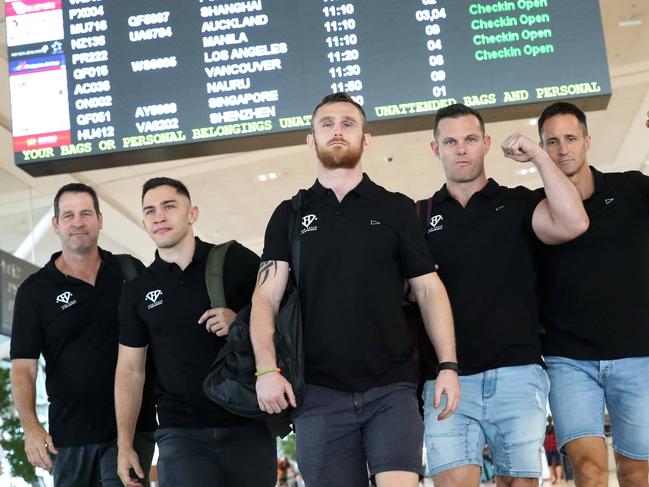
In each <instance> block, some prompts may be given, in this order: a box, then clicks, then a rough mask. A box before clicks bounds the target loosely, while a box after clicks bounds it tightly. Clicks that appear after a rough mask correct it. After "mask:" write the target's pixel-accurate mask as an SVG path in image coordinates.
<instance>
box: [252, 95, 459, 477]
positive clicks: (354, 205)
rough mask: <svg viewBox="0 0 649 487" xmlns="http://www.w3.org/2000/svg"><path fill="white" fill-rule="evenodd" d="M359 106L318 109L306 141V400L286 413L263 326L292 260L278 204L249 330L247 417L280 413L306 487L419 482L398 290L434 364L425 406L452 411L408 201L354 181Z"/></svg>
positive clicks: (408, 352) (445, 317)
mask: <svg viewBox="0 0 649 487" xmlns="http://www.w3.org/2000/svg"><path fill="white" fill-rule="evenodd" d="M364 127H365V114H364V112H363V109H362V107H361V106H360V105H359V104H358V103H356V102H355V101H354V100H353V99H352V98H350V97H349V96H347V95H346V94H344V93H338V94H334V95H330V96H327V97H325V98H324V100H323V101H322V103H320V104H319V105H318V106H317V107H316V109H315V111H314V113H313V118H312V133H311V134H309V135H308V136H307V143H308V145H309V147H310V148H312V149H313V150H314V152H315V155H316V158H317V160H318V165H317V172H318V179H317V181H316V182H315V184H314V185H313V186H312V187H311V188H310V189H309V190H307V191H306V192H305V193H303V195H304V198H303V204H302V207H301V210H300V212H301V215H302V217H301V220H300V223H299V224H298V229H297V230H296V231H297V232H299V239H300V243H299V245H300V256H301V258H300V277H299V288H300V289H299V292H300V300H301V306H302V314H303V316H304V350H305V360H306V371H305V373H306V383H307V385H306V392H305V395H304V398H303V400H302V402H301V403H300V404H297V403H296V400H295V396H294V394H293V390H292V387H291V385H290V383H289V382H288V381H287V380H286V379H285V378H284V377H283V376H282V375H281V373H280V370H279V369H278V368H277V361H276V355H275V347H274V343H273V334H274V331H275V321H274V320H275V316H276V315H277V312H278V310H279V304H280V302H281V300H282V296H283V294H284V291H285V289H286V285H287V281H288V277H289V265H290V264H289V263H290V262H291V255H290V242H289V240H290V239H289V226H290V221H291V220H295V218H296V215H295V212H294V211H293V209H292V207H291V202H290V201H284V202H283V203H281V204H280V205H279V206H278V207H277V209H276V210H275V212H274V214H273V216H272V217H271V219H270V222H269V224H268V227H267V229H266V238H265V245H264V254H263V258H262V261H263V262H262V264H261V266H260V270H259V279H258V284H257V288H256V290H255V294H254V296H253V306H252V315H251V324H250V333H251V339H252V343H253V347H254V351H255V359H256V364H257V369H258V371H257V375H258V378H257V384H256V387H257V395H258V400H259V406H260V408H261V409H262V410H263V411H266V412H268V413H279V412H281V411H282V410H283V409H286V408H287V407H288V405H289V404H290V405H291V406H293V407H297V409H296V410H295V412H294V414H293V419H294V424H295V431H296V434H297V445H298V463H299V465H300V471H301V472H302V474H303V476H304V479H305V481H306V484H307V485H308V486H309V487H332V486H346V487H367V485H368V470H369V474H370V475H373V476H376V482H377V485H378V486H379V487H414V486H416V485H417V484H418V473H419V471H420V470H421V464H422V461H421V452H422V434H423V427H422V426H423V425H422V421H421V416H420V414H419V411H418V404H417V397H416V393H415V391H416V382H417V380H418V377H417V371H416V367H415V364H414V363H413V360H412V359H413V345H412V342H411V339H410V336H409V329H408V326H407V324H406V322H405V320H404V316H403V313H402V310H401V299H402V294H403V279H404V277H405V278H407V279H408V281H409V282H410V284H411V286H412V287H413V289H414V292H415V294H416V295H417V298H418V300H419V302H420V307H421V310H422V314H423V318H424V323H425V324H426V329H427V331H428V332H429V334H430V337H431V339H432V341H433V343H434V345H435V348H436V350H437V353H438V355H439V356H440V358H441V359H442V360H443V361H446V362H447V363H448V365H449V369H448V370H445V371H443V372H442V373H441V374H440V377H439V381H438V387H437V389H436V401H437V402H440V400H441V396H442V395H444V396H446V397H447V398H448V400H447V405H446V408H445V410H444V412H443V414H442V416H444V417H446V416H448V415H450V414H452V413H453V411H454V410H455V408H456V407H457V403H458V401H459V393H460V391H459V388H458V383H457V375H456V372H455V371H454V370H453V367H454V366H455V368H456V366H457V364H456V363H455V362H456V359H455V343H454V337H453V323H452V318H451V313H450V308H449V304H448V298H447V297H446V291H445V290H444V286H443V284H442V283H441V281H440V280H439V278H438V277H437V275H436V274H435V272H434V269H435V264H434V261H433V260H432V258H431V257H430V255H429V254H428V251H427V249H426V242H425V241H424V238H423V236H422V234H421V231H420V228H419V225H418V222H417V217H416V214H415V208H414V205H413V203H412V201H411V200H410V199H409V198H407V197H405V196H404V195H402V194H399V193H390V192H388V191H386V190H385V189H384V188H382V187H380V186H378V185H377V184H375V183H374V182H372V181H371V180H370V179H369V177H367V175H365V174H363V170H362V166H361V164H360V159H361V156H362V154H363V150H364V149H365V148H366V147H367V146H368V145H369V143H370V135H369V134H367V133H366V132H365V128H364Z"/></svg>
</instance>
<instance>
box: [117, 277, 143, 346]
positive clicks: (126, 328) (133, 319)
mask: <svg viewBox="0 0 649 487" xmlns="http://www.w3.org/2000/svg"><path fill="white" fill-rule="evenodd" d="M139 300H140V298H139V295H138V292H137V287H136V286H134V282H133V281H131V282H129V283H126V284H125V285H124V288H123V289H122V295H121V296H120V299H119V343H120V344H122V345H126V346H127V347H133V348H142V347H146V346H147V345H148V344H149V333H148V330H147V327H146V323H144V322H143V321H142V320H141V319H140V317H139V315H138V312H137V306H138V304H139Z"/></svg>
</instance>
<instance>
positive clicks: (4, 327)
mask: <svg viewBox="0 0 649 487" xmlns="http://www.w3.org/2000/svg"><path fill="white" fill-rule="evenodd" d="M37 270H38V267H36V266H35V265H34V264H31V263H29V262H27V261H26V260H22V259H19V258H18V257H14V256H13V255H11V254H9V253H7V252H5V251H4V250H0V334H2V335H7V336H11V324H12V322H13V316H14V304H15V301H16V293H17V292H18V288H19V287H20V285H21V284H22V283H23V281H24V280H25V279H27V278H28V277H29V276H30V275H32V274H33V273H34V272H36V271H37Z"/></svg>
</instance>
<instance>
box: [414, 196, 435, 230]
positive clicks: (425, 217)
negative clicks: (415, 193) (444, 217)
mask: <svg viewBox="0 0 649 487" xmlns="http://www.w3.org/2000/svg"><path fill="white" fill-rule="evenodd" d="M424 204H425V205H426V211H425V212H424V210H423V208H422V207H423V206H424ZM415 208H416V210H417V216H418V217H419V219H420V220H421V221H422V222H424V225H425V226H426V227H428V225H430V217H431V215H432V213H433V198H432V197H431V198H428V199H427V200H419V201H417V203H415Z"/></svg>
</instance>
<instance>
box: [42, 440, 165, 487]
mask: <svg viewBox="0 0 649 487" xmlns="http://www.w3.org/2000/svg"><path fill="white" fill-rule="evenodd" d="M133 449H134V450H135V451H136V452H137V455H138V457H139V459H140V465H141V466H142V469H143V470H144V472H145V473H146V474H147V477H146V478H145V479H144V483H143V484H142V485H143V487H146V486H148V485H149V478H148V475H149V470H151V460H152V458H153V451H154V449H155V444H154V442H153V433H140V432H137V433H135V438H134V439H133ZM57 450H58V452H59V453H58V454H56V455H52V463H53V469H52V474H53V475H54V487H99V486H101V487H123V485H122V481H121V480H120V479H119V477H118V476H117V444H116V442H115V440H113V441H109V442H107V443H99V444H95V445H85V446H74V447H61V448H57Z"/></svg>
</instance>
